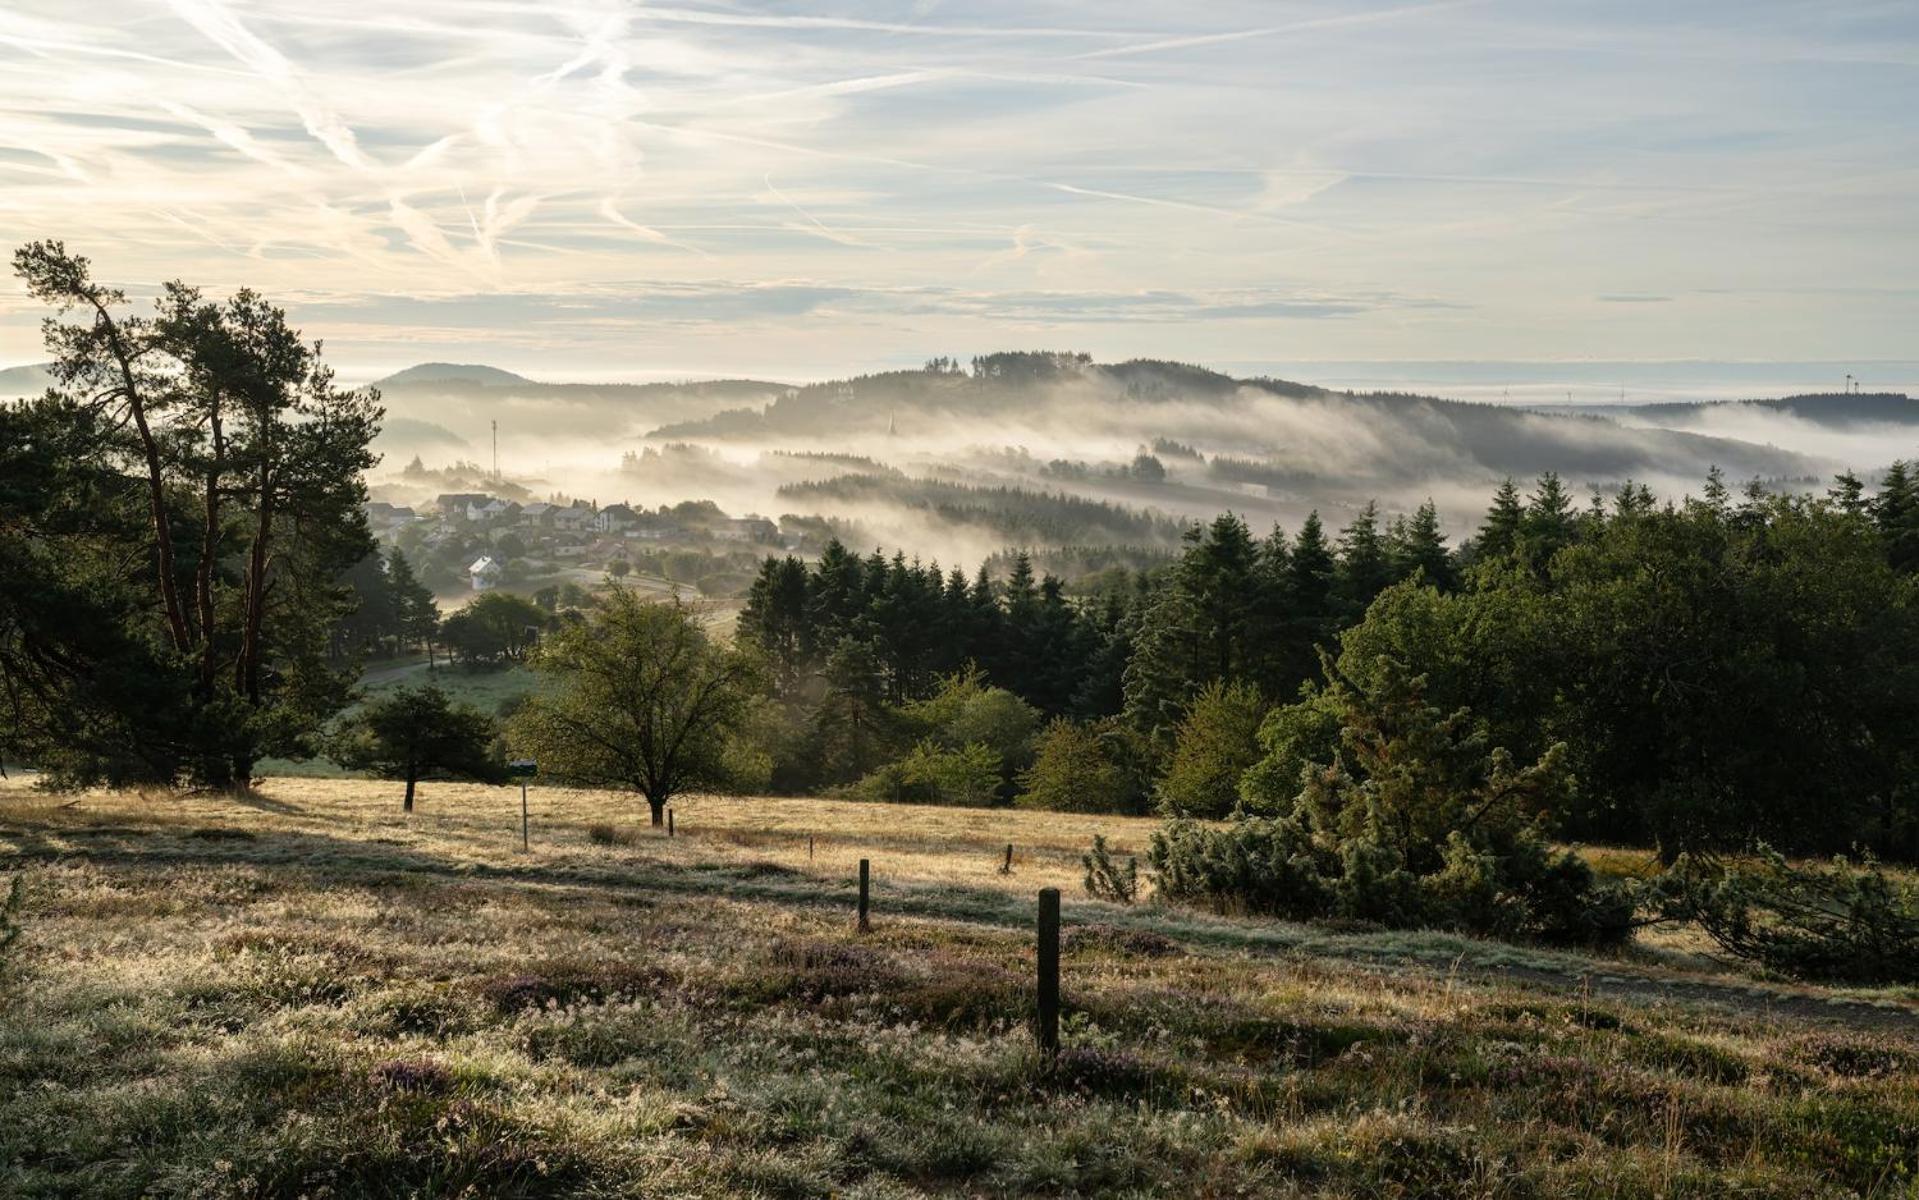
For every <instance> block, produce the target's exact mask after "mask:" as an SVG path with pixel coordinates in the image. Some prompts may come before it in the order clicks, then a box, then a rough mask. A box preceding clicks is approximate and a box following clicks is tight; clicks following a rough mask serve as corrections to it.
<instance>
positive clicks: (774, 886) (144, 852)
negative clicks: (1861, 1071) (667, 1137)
mask: <svg viewBox="0 0 1919 1200" xmlns="http://www.w3.org/2000/svg"><path fill="white" fill-rule="evenodd" d="M267 803H269V804H277V803H280V802H277V801H268V802H267ZM293 811H298V810H297V809H294V810H293ZM58 832H59V834H60V836H61V837H62V838H64V839H67V840H68V841H71V840H73V839H84V840H85V843H86V844H85V845H84V846H75V845H71V844H68V845H61V844H56V843H55V842H53V841H51V840H49V839H48V837H46V836H45V835H43V834H42V833H41V832H39V831H37V830H34V829H32V828H31V827H26V828H23V827H20V826H13V827H9V828H8V829H7V830H5V831H4V832H3V833H0V838H4V839H6V840H7V841H11V842H13V843H14V846H15V848H14V849H13V850H12V851H11V852H9V851H7V850H5V849H4V848H0V870H14V869H17V868H19V867H22V866H28V865H31V864H32V863H34V862H55V861H72V860H81V861H86V862H90V863H96V864H101V865H106V866H124V867H133V868H141V867H145V868H154V869H163V868H168V867H175V866H182V867H222V866H224V867H271V868H275V869H277V870H281V871H291V872H296V873H298V877H299V881H300V882H302V883H316V884H317V883H347V884H353V885H358V886H366V887H375V888H382V887H383V888H392V889H396V890H415V889H418V888H420V887H422V886H427V885H430V884H431V883H433V882H436V881H439V882H447V883H459V884H464V885H473V884H476V883H477V884H485V883H494V884H500V885H523V886H531V887H536V888H541V889H545V890H550V891H568V890H572V891H589V892H595V893H599V894H602V895H607V896H610V897H631V896H634V895H643V894H664V895H678V896H689V897H691V896H700V897H712V898H722V899H733V900H741V901H753V902H760V903H770V904H778V905H782V906H786V907H793V908H807V909H815V910H831V909H837V910H840V911H843V912H844V913H846V915H847V919H848V921H849V922H850V921H851V920H852V918H853V912H854V907H855V897H856V895H857V888H858V885H857V880H856V878H855V877H854V876H853V875H852V874H850V873H849V874H848V875H847V876H845V877H844V878H832V877H829V876H822V875H817V874H811V873H808V872H806V871H803V870H799V869H797V868H792V867H786V866H783V865H780V864H776V863H771V862H765V861H753V860H748V861H742V862H721V861H711V860H709V861H697V862H691V863H675V862H666V861H662V860H659V859H656V858H651V857H642V856H637V855H636V856H631V857H622V858H620V859H609V860H607V861H606V862H605V863H604V864H603V865H602V864H601V863H583V862H577V861H576V862H566V863H539V862H531V861H529V862H523V863H507V864H501V863H490V862H474V861H459V860H454V859H450V858H448V857H446V856H444V855H441V854H436V853H432V852H430V851H426V850H422V849H419V848H416V847H412V846H407V845H404V844H400V843H395V842H384V841H365V840H358V839H352V838H341V837H334V836H330V835H325V834H315V833H264V834H261V835H259V836H258V837H253V838H232V839H229V838H208V837H205V836H203V831H200V830H188V829H181V830H175V829H169V828H165V827H158V828H154V829H150V830H148V829H137V828H130V827H127V826H96V827H86V826H76V827H70V828H61V829H59V830H58ZM876 867H877V868H878V869H877V870H876V872H875V875H874V886H873V891H872V895H873V916H874V920H875V921H876V922H884V921H886V920H888V919H893V918H918V919H926V920H936V921H956V922H961V923H966V924H973V925H980V926H986V927H991V928H996V929H1001V930H1008V931H1011V930H1028V929H1031V928H1032V927H1033V921H1034V907H1033V902H1032V901H1031V900H1029V899H1027V898H1025V897H1023V896H1019V895H1015V894H1009V893H1007V892H1004V891H1001V890H999V889H995V888H981V887H968V886H966V885H963V884H956V883H952V882H939V883H914V882H902V881H893V880H888V879H887V878H886V875H885V868H884V863H883V862H881V863H878V864H876ZM1067 915H1068V921H1067V923H1068V924H1069V925H1083V924H1091V923H1097V924H1099V925H1101V926H1103V927H1105V928H1107V929H1109V930H1111V931H1113V932H1114V933H1115V934H1123V933H1125V932H1128V931H1131V932H1136V933H1139V934H1141V935H1151V936H1155V937H1160V938H1170V939H1172V940H1173V941H1174V942H1176V943H1177V944H1178V946H1179V948H1180V949H1183V950H1186V951H1188V952H1191V951H1195V950H1213V951H1225V952H1239V953H1251V954H1260V955H1286V956H1310V957H1317V958H1324V959H1329V960H1334V961H1340V962H1345V963H1352V964H1356V965H1360V966H1371V967H1380V968H1388V969H1391V970H1393V971H1394V972H1397V973H1410V974H1415V975H1418V976H1423V977H1426V978H1430V979H1439V978H1455V977H1464V978H1465V979H1467V980H1468V981H1470V980H1474V979H1477V980H1481V981H1486V982H1504V983H1521V984H1535V985H1538V986H1540V987H1543V988H1546V989H1549V990H1553V991H1557V992H1563V991H1565V990H1567V989H1569V988H1574V987H1577V988H1580V989H1582V990H1583V991H1585V992H1587V993H1589V994H1592V995H1603V996H1613V997H1617V998H1620V999H1628V1000H1642V1001H1644V1000H1651V1001H1685V1002H1689V1003H1702V1004H1708V1005H1716V1006H1718V1007H1721V1008H1726V1009H1730V1010H1732V1011H1734V1012H1737V1013H1741V1014H1744V1015H1747V1016H1760V1017H1769V1018H1790V1019H1795V1020H1814V1021H1823V1022H1832V1023H1837V1024H1841V1025H1848V1026H1853V1027H1856V1028H1871V1029H1879V1030H1890V1031H1897V1032H1901V1033H1907V1034H1919V1013H1916V1012H1914V1011H1913V1010H1912V1009H1910V1008H1907V1007H1904V1006H1900V1007H1882V1006H1874V1005H1871V1004H1867V1003H1862V1002H1857V1001H1847V1000H1844V999H1843V998H1839V997H1824V996H1807V995H1800V994H1796V993H1792V992H1788V991H1783V990H1775V989H1769V988H1765V987H1763V986H1759V985H1755V984H1747V983H1740V984H1730V983H1714V982H1709V981H1701V980H1690V979H1662V978H1658V977H1654V976H1649V975H1642V974H1639V973H1636V972H1633V971H1630V970H1628V969H1624V968H1621V967H1620V966H1619V964H1617V963H1611V962H1595V961H1594V960H1592V959H1590V958H1585V957H1581V956H1580V955H1578V954H1576V953H1572V952H1568V951H1562V950H1555V949H1551V948H1544V947H1533V946H1516V945H1510V944H1506V943H1500V942H1491V941H1482V940H1479V939H1473V938H1467V937H1462V936H1459V935H1453V934H1446V933H1440V932H1432V931H1415V932H1405V931H1384V932H1376V933H1340V932H1335V931H1331V930H1327V929H1323V928H1320V927H1316V926H1311V925H1305V924H1297V923H1293V922H1286V921H1276V920H1272V921H1258V922H1253V921H1242V920H1234V919H1232V918H1227V917H1217V916H1212V915H1210V914H1206V913H1201V912H1197V911H1194V910H1190V909H1181V908H1173V907H1170V906H1160V905H1142V906H1139V907H1123V906H1119V905H1113V904H1108V903H1104V902H1100V901H1091V900H1081V901H1077V902H1075V903H1073V904H1072V905H1070V907H1069V909H1068V914H1067ZM1075 918H1077V919H1075Z"/></svg>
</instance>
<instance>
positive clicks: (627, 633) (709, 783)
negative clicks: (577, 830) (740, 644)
mask: <svg viewBox="0 0 1919 1200" xmlns="http://www.w3.org/2000/svg"><path fill="white" fill-rule="evenodd" d="M531 661H532V666H533V669H534V671H535V672H537V673H538V674H539V676H540V678H541V683H542V687H541V690H540V691H539V692H537V693H535V694H534V695H533V697H532V698H531V699H529V700H528V701H527V703H526V704H525V705H524V706H523V707H522V708H521V709H520V710H519V711H518V712H516V713H515V714H513V717H512V719H511V720H510V721H509V723H508V740H509V741H510V742H511V744H512V745H513V748H514V749H515V750H516V751H518V752H520V753H522V754H526V755H528V756H530V757H533V758H537V759H539V760H540V767H541V770H542V772H544V773H547V774H550V775H553V776H555V777H557V778H560V779H564V780H566V781H568V782H571V783H576V784H581V785H584V786H587V787H605V788H617V789H621V790H626V791H634V792H638V793H639V794H640V795H642V796H644V797H645V798H646V803H647V807H648V808H649V809H651V810H652V815H653V824H655V825H663V824H665V822H666V802H667V801H668V800H670V799H672V798H673V797H674V796H676V795H678V794H679V793H681V792H685V791H689V790H692V789H697V788H721V787H730V786H734V785H737V784H739V783H741V782H743V781H744V780H745V778H746V776H747V775H749V774H751V773H754V772H758V773H760V774H761V775H762V776H763V772H764V767H765V764H764V763H763V762H760V761H759V760H758V756H757V755H756V754H755V753H754V751H753V748H752V746H751V744H750V742H751V739H750V737H749V736H748V735H749V733H750V731H751V729H752V726H753V722H754V718H755V715H756V713H757V708H758V697H759V679H760V673H759V670H758V664H757V663H756V662H755V661H754V660H753V659H752V658H751V657H750V656H748V655H747V654H746V653H745V652H743V651H741V650H739V649H738V648H736V647H733V646H728V645H723V644H721V643H719V642H717V641H715V640H714V639H713V638H712V637H711V636H709V635H708V634H707V632H706V627H705V625H703V624H702V623H701V621H700V617H699V614H698V613H697V612H696V611H694V610H693V609H692V608H690V607H688V606H687V605H686V604H684V603H682V602H681V601H680V600H678V599H677V598H675V599H672V600H666V601H648V600H643V599H641V598H640V597H639V596H638V595H636V594H635V593H634V592H633V590H632V589H631V588H627V587H624V586H621V585H619V584H617V583H616V584H614V585H613V586H612V587H610V588H609V589H608V590H607V593H606V595H605V598H604V600H603V602H602V604H601V606H600V607H599V608H598V609H597V610H595V611H594V612H593V614H592V615H591V616H590V617H589V618H588V619H587V620H584V621H580V622H577V623H573V624H568V625H565V626H563V627H562V628H561V629H560V630H559V631H558V632H557V633H553V634H551V635H549V636H548V637H547V639H546V641H545V642H543V643H542V644H541V646H540V648H539V649H538V650H537V651H535V652H534V654H533V656H532V660H531Z"/></svg>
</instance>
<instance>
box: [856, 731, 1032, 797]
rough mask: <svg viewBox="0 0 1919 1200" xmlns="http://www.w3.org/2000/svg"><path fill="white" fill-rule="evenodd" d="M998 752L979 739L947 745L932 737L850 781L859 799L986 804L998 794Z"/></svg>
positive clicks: (999, 764) (999, 761)
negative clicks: (959, 744) (871, 771)
mask: <svg viewBox="0 0 1919 1200" xmlns="http://www.w3.org/2000/svg"><path fill="white" fill-rule="evenodd" d="M1000 766H1001V760H1000V756H999V755H998V754H997V753H995V752H994V751H993V750H992V749H991V748H990V747H988V746H984V745H981V744H980V743H979V742H969V743H967V744H966V745H964V746H960V747H958V748H957V749H951V750H949V749H946V748H944V747H942V746H940V745H938V744H936V743H934V742H933V741H931V740H928V741H923V742H921V743H919V744H918V745H916V746H914V747H913V748H912V749H911V750H909V751H907V753H906V756H905V757H904V758H902V759H900V760H899V761H898V762H894V763H888V764H887V765H886V766H883V767H881V768H880V769H879V770H877V771H874V772H873V773H871V774H870V775H868V776H866V777H865V778H864V779H862V780H860V781H859V782H858V783H856V784H854V785H853V788H852V792H853V794H854V795H855V796H857V797H859V798H860V799H863V800H877V801H882V802H890V803H894V804H961V805H975V806H978V805H990V804H992V803H993V802H994V801H995V800H996V799H997V798H998V795H999V788H1000Z"/></svg>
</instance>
